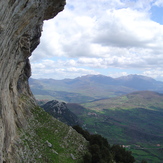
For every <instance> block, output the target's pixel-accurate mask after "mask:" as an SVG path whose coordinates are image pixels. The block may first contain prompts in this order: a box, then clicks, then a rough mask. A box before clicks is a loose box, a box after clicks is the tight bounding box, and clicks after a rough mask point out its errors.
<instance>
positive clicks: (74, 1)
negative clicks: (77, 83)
mask: <svg viewBox="0 0 163 163" xmlns="http://www.w3.org/2000/svg"><path fill="white" fill-rule="evenodd" d="M66 3H67V4H66V6H65V9H64V11H62V12H60V13H59V14H58V15H57V16H56V17H55V18H54V19H51V20H48V21H44V26H43V32H42V36H41V43H40V45H39V46H38V47H37V48H36V50H35V51H34V52H33V54H32V56H31V57H30V61H31V67H32V78H35V79H38V78H53V79H64V78H71V79H72V78H76V77H79V76H83V75H88V74H89V75H90V74H94V75H97V74H102V75H106V76H110V77H113V78H116V77H120V76H126V75H130V74H137V75H144V76H148V77H152V78H154V79H156V80H160V81H163V0H87V1H83V0H67V2H66Z"/></svg>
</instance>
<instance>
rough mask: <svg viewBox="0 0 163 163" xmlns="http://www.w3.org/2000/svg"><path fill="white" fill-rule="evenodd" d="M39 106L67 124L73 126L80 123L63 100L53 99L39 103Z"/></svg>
mask: <svg viewBox="0 0 163 163" xmlns="http://www.w3.org/2000/svg"><path fill="white" fill-rule="evenodd" d="M41 107H42V108H43V109H44V110H45V111H46V112H47V113H49V114H50V115H52V116H53V117H55V118H56V119H58V120H60V121H62V122H64V123H66V124H67V125H70V126H74V125H79V124H80V120H79V119H78V117H77V116H76V115H75V114H74V113H73V112H71V111H70V110H69V109H68V108H67V106H66V103H64V102H59V101H56V100H53V101H49V102H47V103H46V104H44V105H41Z"/></svg>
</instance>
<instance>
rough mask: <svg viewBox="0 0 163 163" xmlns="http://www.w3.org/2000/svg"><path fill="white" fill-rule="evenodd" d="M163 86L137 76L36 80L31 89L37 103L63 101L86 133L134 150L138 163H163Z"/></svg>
mask: <svg viewBox="0 0 163 163" xmlns="http://www.w3.org/2000/svg"><path fill="white" fill-rule="evenodd" d="M116 81H118V82H116ZM133 81H137V82H133ZM38 82H39V83H38ZM57 82H58V83H57ZM35 83H37V84H35ZM59 83H60V84H59ZM136 83H137V85H136ZM111 84H112V85H111ZM162 84H163V83H162V82H158V81H155V80H154V79H151V78H147V77H142V76H138V75H136V76H135V75H133V76H129V77H126V78H125V79H124V78H123V79H122V80H120V79H112V78H108V77H105V76H98V75H97V76H85V77H80V78H77V79H65V80H61V81H55V80H53V79H50V80H48V79H44V80H43V79H42V80H36V79H34V80H33V81H32V82H31V88H32V91H33V93H34V95H35V97H36V99H37V100H46V101H49V100H54V99H55V100H56V99H57V100H59V101H64V102H65V103H66V106H67V108H68V109H69V110H70V111H71V112H72V113H74V114H75V115H76V116H77V117H78V119H80V122H81V126H82V127H83V129H86V130H88V131H89V132H90V133H92V134H95V133H97V134H101V135H102V136H104V137H105V138H107V140H108V142H109V143H110V144H119V145H122V146H123V147H125V148H126V149H127V150H131V151H132V153H133V155H134V157H135V158H136V160H137V161H136V162H141V160H146V161H147V162H149V163H153V162H154V163H161V160H162V159H163V158H162V154H163V147H162V146H163V127H162V126H163V94H161V92H162V90H163V89H162V88H163V87H162ZM143 87H144V88H145V89H144V90H143ZM40 97H41V98H40ZM47 97H50V98H49V99H48V98H47Z"/></svg>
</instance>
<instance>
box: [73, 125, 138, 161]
mask: <svg viewBox="0 0 163 163" xmlns="http://www.w3.org/2000/svg"><path fill="white" fill-rule="evenodd" d="M73 128H74V129H75V130H76V131H77V132H79V133H80V134H82V135H83V136H84V137H85V139H86V140H88V141H89V151H88V152H87V153H86V154H85V156H84V163H113V162H115V161H116V162H117V163H133V162H135V159H134V157H133V156H132V155H131V152H130V151H127V150H126V149H125V148H123V147H121V146H120V145H113V146H112V147H111V146H110V144H109V143H108V141H107V139H105V138H104V137H102V136H101V135H98V134H93V135H91V134H89V132H88V131H86V130H83V129H82V128H81V127H79V126H74V127H73Z"/></svg>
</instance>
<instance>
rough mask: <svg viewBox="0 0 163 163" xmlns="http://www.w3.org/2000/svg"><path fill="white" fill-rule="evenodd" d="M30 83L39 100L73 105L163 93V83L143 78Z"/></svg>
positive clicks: (40, 80) (100, 76) (84, 77)
mask: <svg viewBox="0 0 163 163" xmlns="http://www.w3.org/2000/svg"><path fill="white" fill-rule="evenodd" d="M29 83H30V87H31V90H32V92H33V94H34V95H35V97H36V98H37V99H41V98H43V99H45V96H46V97H47V98H49V99H50V100H52V99H56V100H60V101H65V102H72V103H74V102H76V103H82V102H85V101H86V100H87V101H91V100H92V101H93V100H98V99H103V98H109V97H116V96H120V95H123V94H127V93H131V92H135V91H141V90H149V91H156V92H160V93H162V92H163V82H161V81H156V80H155V79H152V78H149V77H146V76H141V75H129V76H126V77H120V78H111V77H108V76H104V75H86V76H82V77H77V78H75V79H63V80H55V79H30V80H29ZM55 85H57V86H55Z"/></svg>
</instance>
